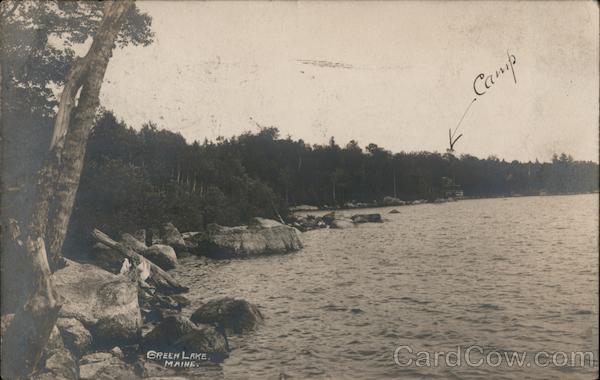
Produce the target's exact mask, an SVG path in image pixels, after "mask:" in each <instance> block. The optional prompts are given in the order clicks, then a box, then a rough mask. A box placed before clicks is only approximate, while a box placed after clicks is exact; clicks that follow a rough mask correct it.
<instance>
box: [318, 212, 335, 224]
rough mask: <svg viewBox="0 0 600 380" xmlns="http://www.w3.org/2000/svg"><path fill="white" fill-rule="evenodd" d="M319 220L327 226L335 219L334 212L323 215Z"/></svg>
mask: <svg viewBox="0 0 600 380" xmlns="http://www.w3.org/2000/svg"><path fill="white" fill-rule="evenodd" d="M321 219H322V220H323V222H325V224H327V225H328V226H329V225H331V223H333V221H334V220H335V219H336V215H335V212H328V213H327V214H325V215H323V216H322V217H321Z"/></svg>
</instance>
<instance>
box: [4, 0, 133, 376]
mask: <svg viewBox="0 0 600 380" xmlns="http://www.w3.org/2000/svg"><path fill="white" fill-rule="evenodd" d="M131 5H132V3H131V2H130V1H123V2H108V3H107V4H106V7H105V12H104V17H103V20H102V24H101V25H100V27H99V29H98V32H97V34H96V36H95V37H94V41H93V43H92V46H91V47H90V50H89V52H88V54H87V55H86V56H85V57H84V58H83V59H81V60H78V61H76V62H75V63H74V65H73V67H72V68H71V70H70V72H69V75H68V76H67V78H66V79H67V80H66V83H65V88H64V90H63V94H62V95H61V100H60V104H59V110H58V113H57V117H56V122H55V127H54V132H53V136H52V142H51V145H50V149H49V152H48V154H47V158H46V160H45V162H44V165H43V167H42V169H41V170H40V172H39V173H38V182H37V184H36V200H35V203H34V210H33V213H32V215H31V218H30V221H29V225H28V230H27V232H26V237H25V238H24V239H23V240H21V239H20V233H19V231H18V229H16V230H14V231H12V234H11V235H12V238H13V241H14V242H15V245H14V246H15V248H16V249H17V250H19V251H23V252H24V254H25V256H26V260H27V262H28V263H29V265H30V267H31V273H32V276H31V279H26V280H30V281H31V284H29V286H30V289H29V292H28V297H27V299H26V300H25V302H24V303H23V304H22V305H21V306H20V307H19V308H18V309H17V311H16V313H15V317H14V319H13V320H12V322H11V323H10V325H9V326H8V328H7V329H6V332H5V334H4V336H3V337H2V364H3V365H2V377H4V378H18V377H23V376H27V375H29V374H31V373H32V372H33V371H34V370H35V368H36V366H37V365H38V362H39V360H40V357H41V354H42V350H43V348H44V346H45V345H46V343H47V341H48V337H49V336H50V332H51V330H52V328H53V326H54V324H55V323H56V319H57V317H58V312H59V310H60V307H61V302H60V299H59V296H58V295H57V294H56V290H55V289H54V286H53V284H52V277H51V272H50V267H49V265H48V255H47V254H46V245H45V243H44V238H45V236H46V229H47V227H48V226H50V227H51V229H52V232H51V234H52V239H50V240H49V243H50V244H49V246H51V247H53V249H55V250H56V248H59V249H58V251H56V252H60V248H61V247H62V242H63V241H64V236H65V234H66V225H67V223H68V219H69V217H70V214H71V209H72V207H73V204H72V200H73V199H74V193H75V192H76V190H77V187H78V184H79V173H80V172H81V165H82V161H83V155H84V154H85V144H86V142H87V141H86V140H87V136H88V134H89V129H90V128H91V125H92V122H93V117H94V114H95V111H96V108H97V104H98V100H97V98H98V94H99V91H100V86H101V84H102V79H103V77H104V72H105V70H106V64H107V63H108V59H109V58H110V54H111V52H112V48H113V45H114V41H115V38H116V35H117V33H118V32H119V30H120V28H121V25H122V21H123V15H124V14H125V13H126V11H127V10H128V9H129V7H130V6H131ZM102 65H103V66H102ZM97 66H99V67H97ZM82 86H83V88H82V91H81V95H80V98H79V102H78V104H77V108H76V109H75V110H74V111H73V107H74V105H75V96H76V95H77V93H78V92H79V88H81V87H82ZM72 113H73V114H74V125H71V121H70V118H71V114H72ZM61 170H62V172H61ZM56 187H58V188H59V192H58V193H57V198H56V199H57V201H58V203H56V206H54V208H53V217H52V220H51V221H50V222H49V213H50V202H51V199H52V196H53V195H54V194H55V191H56ZM71 193H73V195H72V196H71V195H70V194H71ZM54 223H57V224H56V225H54Z"/></svg>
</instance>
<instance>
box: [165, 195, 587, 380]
mask: <svg viewBox="0 0 600 380" xmlns="http://www.w3.org/2000/svg"><path fill="white" fill-rule="evenodd" d="M397 209H398V210H399V211H400V213H399V214H389V211H390V210H391V208H379V209H369V210H357V211H345V212H343V213H346V214H348V215H351V214H353V213H359V212H360V213H363V212H379V213H381V214H382V216H384V217H385V218H386V219H387V221H386V222H385V223H382V224H364V225H360V226H357V227H355V228H351V229H345V230H334V229H322V230H315V231H310V232H306V233H303V234H302V239H303V242H304V244H305V248H304V249H303V250H301V251H299V252H296V253H293V254H288V255H282V256H269V257H260V258H256V259H250V260H233V261H208V262H205V261H203V260H198V259H195V258H188V259H184V260H183V261H182V265H180V267H179V269H177V270H176V271H175V276H177V278H178V279H180V280H181V281H182V282H183V283H185V284H186V285H188V286H190V288H192V290H191V292H190V294H189V297H190V298H191V299H192V306H191V307H190V308H189V309H188V310H186V312H187V313H188V314H190V313H191V312H192V311H193V310H195V308H196V307H197V306H199V305H200V303H201V302H202V301H203V300H206V299H209V298H213V297H217V296H235V297H241V298H244V299H247V300H248V301H251V302H253V303H256V304H258V305H259V306H260V307H261V310H262V311H263V314H264V315H265V317H266V320H265V325H264V326H262V327H260V328H259V329H258V330H257V331H255V332H253V333H251V334H247V335H244V336H242V337H232V339H231V341H232V344H233V345H234V346H235V349H234V351H233V352H232V353H231V357H230V358H229V359H227V360H226V361H225V363H224V364H223V365H222V366H220V367H218V368H215V369H213V370H211V371H208V373H207V372H205V371H203V372H202V377H206V376H207V375H208V376H209V377H214V378H227V379H229V378H234V379H236V378H239V379H245V378H257V379H263V378H275V379H278V378H288V376H289V377H291V378H301V379H302V378H333V379H340V378H342V379H343V378H359V379H361V378H362V379H374V378H403V379H430V378H438V379H483V378H494V379H526V378H529V379H555V378H556V379H562V378H568V379H594V378H596V376H597V365H598V362H597V358H598V346H597V334H598V330H597V327H598V305H597V299H598V240H597V236H598V195H597V194H596V195H593V194H590V195H574V196H545V197H523V198H506V199H481V200H464V201H460V202H452V203H444V204H424V205H415V206H404V207H397ZM473 345H477V347H480V348H481V350H483V356H486V355H488V354H489V353H490V352H492V351H494V352H497V353H499V354H502V353H505V352H507V353H510V352H521V351H523V352H526V353H527V355H528V356H527V359H526V360H527V362H530V366H527V365H524V366H523V367H514V366H513V367H509V366H508V365H506V363H505V362H502V363H501V364H500V365H499V366H497V367H495V366H494V365H495V364H496V363H497V360H496V359H497V357H496V356H495V355H496V354H492V356H490V358H491V359H490V360H491V364H492V365H488V364H486V363H485V362H484V364H483V365H481V366H479V367H473V366H467V365H466V364H465V360H464V359H465V357H464V351H465V350H466V349H468V348H469V347H470V346H473ZM398 346H410V347H411V349H413V352H414V353H415V354H416V353H417V352H419V351H426V352H430V353H431V355H432V356H433V355H434V354H433V353H434V352H436V351H445V352H450V351H454V352H456V351H457V347H460V349H461V357H462V363H461V364H463V365H461V366H452V365H446V364H445V361H444V357H440V361H441V363H440V365H439V366H437V367H434V366H430V367H417V366H416V365H409V366H404V365H402V366H401V365H398V364H397V363H396V362H395V360H394V351H395V350H396V348H397V347H398ZM402 350H404V351H402ZM402 350H401V351H400V353H401V355H400V356H398V361H399V362H400V363H401V364H406V361H407V360H408V359H409V358H410V357H411V356H410V355H408V352H407V351H406V350H407V349H402ZM540 351H545V352H548V356H540V357H539V361H540V364H548V363H550V364H549V365H548V366H546V367H537V366H535V365H534V364H535V363H534V362H533V357H534V355H535V353H536V352H540ZM577 351H593V352H594V355H595V359H596V362H595V364H593V365H592V366H590V364H589V363H587V364H586V366H585V367H583V368H581V367H572V366H557V365H552V362H551V360H552V358H551V356H550V355H552V354H553V353H555V352H567V353H569V355H570V352H577ZM470 352H471V356H470V357H469V358H470V360H471V362H472V363H473V362H475V364H477V362H478V359H479V358H481V357H482V355H478V353H479V350H478V349H473V350H471V351H470ZM421 355H423V354H421ZM415 358H416V357H415ZM448 358H450V356H448ZM569 358H570V356H569ZM556 360H557V363H558V364H559V365H562V363H563V362H564V357H563V356H562V354H560V355H559V356H557V357H556ZM453 363H455V361H451V362H450V364H453ZM421 364H426V363H425V362H421ZM431 364H434V363H433V358H431ZM593 366H595V367H596V368H593ZM182 374H183V375H184V376H186V377H188V376H189V377H194V375H192V373H190V372H184V373H182ZM186 374H187V375H186ZM198 377H200V374H198Z"/></svg>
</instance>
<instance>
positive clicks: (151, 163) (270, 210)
mask: <svg viewBox="0 0 600 380" xmlns="http://www.w3.org/2000/svg"><path fill="white" fill-rule="evenodd" d="M42 130H43V128H41V127H38V129H37V131H38V134H37V136H35V137H36V138H33V136H31V137H32V138H31V139H27V138H24V137H23V131H21V132H22V133H21V134H20V139H19V140H21V141H25V142H27V141H29V143H30V144H38V145H39V144H40V143H39V142H40V141H43V140H44V139H40V134H39V133H40V132H41V131H42ZM35 132H36V129H35V128H34V129H31V133H32V134H33V133H35ZM13 149H14V151H13V154H14V156H15V157H18V156H19V155H21V156H22V157H24V156H23V154H25V153H23V152H24V151H29V152H31V151H35V149H36V147H35V146H27V145H25V146H23V145H21V146H19V147H14V146H13ZM29 158H31V157H29ZM551 159H552V161H551V162H538V161H537V160H536V161H535V162H524V163H522V162H518V161H512V162H507V161H504V160H500V159H498V158H495V157H488V158H486V159H479V158H477V157H473V156H470V155H461V156H460V157H456V156H454V155H451V154H440V153H431V152H410V153H405V152H400V153H392V152H390V151H387V150H385V149H384V148H383V147H379V146H377V145H375V144H368V145H367V146H366V147H365V148H361V147H360V146H359V144H358V142H355V141H351V142H350V143H348V144H347V145H346V146H339V145H338V144H337V143H336V142H335V140H334V138H331V139H330V141H329V144H327V145H310V144H308V143H305V142H304V141H302V140H293V139H292V138H290V137H286V138H282V137H281V136H279V131H278V129H277V128H275V127H259V129H258V130H257V131H255V132H253V133H252V132H246V133H243V134H241V135H240V136H235V137H231V138H219V139H217V141H215V142H213V141H207V140H205V141H203V142H197V141H194V142H193V143H191V144H189V143H187V142H186V140H185V139H184V138H183V137H182V136H181V135H180V134H178V133H173V132H171V131H168V130H165V129H160V128H158V127H157V125H155V124H153V123H147V124H146V125H144V126H143V127H142V128H141V129H140V130H135V129H133V128H131V127H129V126H127V125H126V124H125V123H124V122H122V121H119V120H117V119H116V118H115V116H114V115H113V114H112V113H111V112H108V111H103V112H102V114H101V115H100V117H99V119H98V122H97V125H96V127H95V128H94V130H93V131H92V135H91V136H90V140H89V142H88V147H87V153H86V160H85V165H84V168H83V173H82V177H81V183H80V187H79V191H78V194H77V200H76V204H75V210H74V213H73V217H72V220H71V224H70V229H69V235H70V238H69V239H68V242H70V243H71V245H73V244H75V243H76V242H78V241H79V238H81V237H84V236H88V235H89V231H90V230H91V229H92V228H94V227H97V228H100V229H102V230H103V231H105V232H107V233H110V234H118V233H120V232H124V231H133V230H136V229H138V228H151V227H159V226H161V225H162V224H163V223H165V222H167V221H172V222H173V223H174V224H175V225H176V226H178V227H179V228H180V229H181V230H183V231H191V230H200V229H202V228H204V227H205V226H206V225H207V224H208V223H213V222H216V223H219V224H222V225H236V224H240V223H244V222H245V221H247V220H248V219H249V218H251V217H253V216H264V217H270V218H275V216H276V214H277V213H279V214H280V215H281V216H282V217H283V218H285V217H286V216H287V212H288V211H287V210H288V207H290V206H293V205H299V204H308V205H317V206H329V207H340V206H343V205H344V204H346V203H348V202H368V203H373V202H381V200H382V199H383V197H385V196H394V197H397V198H400V199H402V200H415V199H426V200H434V199H436V198H439V197H443V196H444V193H443V189H444V185H445V184H447V182H454V183H455V184H457V185H459V186H460V187H461V188H462V190H463V191H464V195H465V196H466V197H492V196H502V195H517V194H521V195H531V194H540V193H549V194H562V193H574V192H590V191H597V190H598V164H596V163H594V162H581V161H574V160H573V159H572V158H571V156H569V155H567V154H561V155H554V157H552V158H551ZM21 161H22V162H28V161H30V160H27V157H24V159H23V160H18V159H17V160H15V162H14V165H17V167H18V165H20V164H21ZM28 170H29V171H30V172H31V170H32V169H31V168H29V169H28ZM21 193H23V194H21V197H25V198H26V197H27V195H26V194H27V192H26V191H22V192H21ZM24 194H25V195H24ZM9 199H10V197H9ZM13 204H27V200H26V199H21V201H19V202H14V203H13ZM5 206H8V209H10V205H7V204H6V203H5ZM13 211H15V210H13ZM16 211H20V210H16Z"/></svg>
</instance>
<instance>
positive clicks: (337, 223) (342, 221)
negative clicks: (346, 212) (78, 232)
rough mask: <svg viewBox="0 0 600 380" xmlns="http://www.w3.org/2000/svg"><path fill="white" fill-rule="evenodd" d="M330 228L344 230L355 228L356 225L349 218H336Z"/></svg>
mask: <svg viewBox="0 0 600 380" xmlns="http://www.w3.org/2000/svg"><path fill="white" fill-rule="evenodd" d="M329 226H330V227H331V228H337V229H342V228H350V227H354V223H353V222H352V220H351V219H348V218H336V219H334V220H332V221H331V223H330V224H329Z"/></svg>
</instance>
